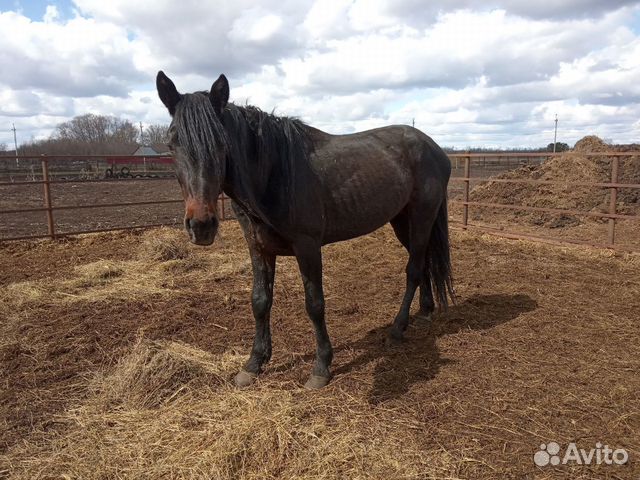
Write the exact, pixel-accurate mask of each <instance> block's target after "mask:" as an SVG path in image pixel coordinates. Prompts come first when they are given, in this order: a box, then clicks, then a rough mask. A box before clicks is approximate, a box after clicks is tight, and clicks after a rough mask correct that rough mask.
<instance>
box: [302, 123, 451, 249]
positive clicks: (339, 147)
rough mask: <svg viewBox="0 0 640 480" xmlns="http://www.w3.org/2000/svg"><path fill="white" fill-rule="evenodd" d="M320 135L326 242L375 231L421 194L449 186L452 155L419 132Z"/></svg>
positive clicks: (316, 158) (315, 160) (315, 159)
mask: <svg viewBox="0 0 640 480" xmlns="http://www.w3.org/2000/svg"><path fill="white" fill-rule="evenodd" d="M314 137H315V139H314V143H315V145H316V148H315V151H314V154H313V155H312V159H311V160H312V166H313V169H314V170H315V172H316V174H317V176H318V178H319V180H320V183H321V188H322V191H323V195H322V196H323V200H324V214H325V238H324V240H325V241H324V243H330V242H333V241H338V240H344V239H348V238H353V237H357V236H360V235H364V234H366V233H369V232H371V231H373V230H375V229H377V228H379V227H381V226H382V225H384V224H385V223H387V222H388V221H389V220H391V219H392V218H393V217H395V216H396V215H397V214H398V213H400V212H401V211H402V210H403V209H404V208H405V207H406V206H407V204H408V203H409V201H410V199H411V198H413V197H415V196H416V195H419V194H420V193H421V191H427V190H428V189H437V190H441V188H442V185H444V187H445V188H446V183H447V181H448V176H449V172H450V164H449V160H448V158H447V156H446V154H444V152H442V150H441V149H440V148H439V147H438V146H437V145H436V144H435V142H433V140H431V139H430V138H429V137H428V136H427V135H425V134H424V133H422V132H421V131H419V130H417V129H415V128H412V127H409V126H404V125H393V126H389V127H382V128H377V129H373V130H367V131H364V132H359V133H354V134H349V135H328V134H321V132H319V131H315V132H314ZM445 177H446V178H445ZM438 194H441V192H439V193H438Z"/></svg>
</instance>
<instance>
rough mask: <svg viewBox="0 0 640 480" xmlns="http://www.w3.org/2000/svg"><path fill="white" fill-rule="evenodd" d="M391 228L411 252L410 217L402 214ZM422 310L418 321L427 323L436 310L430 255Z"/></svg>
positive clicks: (423, 283) (424, 276)
mask: <svg viewBox="0 0 640 480" xmlns="http://www.w3.org/2000/svg"><path fill="white" fill-rule="evenodd" d="M391 226H392V227H393V231H394V232H395V234H396V237H397V238H398V240H399V241H400V243H401V244H402V245H403V246H404V248H406V249H407V252H409V251H410V250H409V242H410V240H409V238H410V237H409V215H408V214H407V213H406V212H402V213H400V214H399V215H397V216H396V217H394V218H393V220H391ZM430 235H431V229H429V237H430ZM419 300H420V310H418V313H417V314H416V320H417V321H419V322H421V323H423V322H426V321H427V320H428V319H429V318H430V316H431V313H432V312H433V310H434V309H435V303H434V301H433V292H432V291H431V278H430V276H429V261H428V255H427V254H425V264H424V272H423V274H422V279H421V280H420V297H419Z"/></svg>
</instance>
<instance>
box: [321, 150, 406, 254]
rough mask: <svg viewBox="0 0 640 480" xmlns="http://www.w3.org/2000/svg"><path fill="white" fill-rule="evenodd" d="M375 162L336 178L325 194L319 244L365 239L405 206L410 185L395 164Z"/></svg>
mask: <svg viewBox="0 0 640 480" xmlns="http://www.w3.org/2000/svg"><path fill="white" fill-rule="evenodd" d="M374 163H375V162H371V164H369V165H367V168H354V169H352V170H350V171H349V170H346V171H343V172H342V173H341V174H338V175H336V176H335V177H333V178H334V180H333V181H332V182H328V183H327V184H325V186H328V187H329V188H328V191H325V198H326V199H327V201H326V202H325V235H324V238H323V243H331V242H337V241H340V240H347V239H349V238H354V237H358V236H360V235H365V234H367V233H369V232H372V231H374V230H376V229H377V228H380V227H381V226H383V225H384V224H385V223H387V222H389V220H391V219H392V218H393V217H395V216H396V215H397V214H398V213H399V212H400V211H401V210H402V209H403V208H404V207H405V206H406V204H407V203H408V201H409V197H410V195H411V182H410V178H409V176H408V172H404V171H402V169H401V168H400V167H399V166H398V165H397V164H391V165H390V164H388V163H386V164H385V163H381V164H379V165H375V164H374Z"/></svg>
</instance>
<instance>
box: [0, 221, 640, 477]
mask: <svg viewBox="0 0 640 480" xmlns="http://www.w3.org/2000/svg"><path fill="white" fill-rule="evenodd" d="M221 235H222V237H221V238H220V239H218V240H216V243H215V244H214V245H213V246H212V247H209V248H198V247H192V246H190V245H187V244H185V243H184V235H183V233H182V232H180V231H178V230H171V229H159V230H152V231H148V232H145V233H109V234H100V235H90V236H83V237H79V238H69V239H65V240H60V241H55V242H50V241H42V242H19V243H9V244H1V245H0V363H1V367H0V385H2V387H1V388H0V431H1V432H2V436H1V438H0V478H3V477H6V478H25V479H26V478H29V479H34V478H47V479H48V478H51V479H53V478H87V479H93V478H95V479H98V478H100V479H106V478H229V479H231V478H255V479H258V478H263V479H264V478H299V479H302V478H323V479H330V478H336V479H337V478H341V479H342V478H394V479H395V478H398V479H400V478H416V479H417V478H425V479H426V478H448V479H456V478H460V479H483V478H486V479H497V478H501V479H502V478H585V479H586V478H589V479H591V478H611V479H632V478H638V477H639V476H640V435H639V433H640V410H639V409H638V405H640V377H639V376H638V373H637V372H638V371H640V323H638V314H639V313H640V256H638V255H632V254H615V253H613V252H610V251H600V250H586V249H581V248H571V247H566V248H565V247H555V246H548V245H543V244H535V243H531V242H521V241H509V240H504V239H499V238H497V237H490V236H478V235H475V234H472V233H468V232H454V233H453V234H452V260H453V267H454V274H455V287H456V291H457V303H456V304H455V305H454V306H452V307H450V309H449V310H448V311H447V312H441V313H439V314H437V315H435V316H434V318H433V319H432V321H431V323H429V324H427V325H418V324H412V325H411V327H410V329H409V331H408V335H407V337H408V339H407V342H406V344H405V345H403V346H402V347H401V348H397V349H388V348H386V347H384V336H385V331H386V327H387V325H388V324H389V322H390V321H391V320H392V318H393V316H394V315H395V313H396V311H397V308H398V307H399V303H400V300H401V297H402V293H403V286H404V277H403V271H404V262H405V260H406V256H405V253H404V251H403V250H402V248H401V247H400V245H399V243H398V242H397V241H396V240H395V237H394V236H393V232H392V230H391V229H390V228H389V227H385V228H383V229H381V230H379V231H376V232H374V233H372V234H370V235H367V236H365V237H362V238H359V239H356V240H353V241H350V242H344V243H340V244H337V245H331V246H328V247H326V248H325V249H324V251H323V252H324V264H325V277H324V278H325V293H326V304H327V307H326V309H327V321H328V326H329V331H330V334H331V337H332V339H333V342H334V347H335V360H334V363H333V373H334V378H333V380H332V382H331V384H330V385H329V386H328V387H326V388H325V389H323V390H321V391H316V392H309V391H306V390H304V389H302V388H301V385H302V383H303V382H304V381H305V379H306V378H307V376H308V375H309V373H310V370H311V363H312V360H313V347H314V341H313V336H312V328H311V325H310V322H309V321H308V320H307V318H306V314H305V312H304V300H303V292H302V286H301V282H300V280H299V274H298V272H297V269H296V266H295V261H294V260H292V259H289V258H283V259H279V261H278V271H277V275H276V287H275V301H274V306H273V312H272V330H273V340H274V355H273V359H272V361H271V362H270V364H269V366H268V367H267V369H266V371H265V372H264V374H263V376H262V377H261V378H260V380H259V381H258V383H257V384H256V385H255V386H252V387H250V388H249V389H247V390H238V389H236V388H235V387H234V386H233V385H232V384H231V379H232V377H233V375H234V374H235V372H236V371H237V369H238V368H239V366H240V365H241V363H242V361H243V360H244V359H245V358H246V355H247V354H248V352H249V349H250V346H251V342H252V335H253V320H252V317H251V307H250V288H251V287H250V285H251V273H250V265H249V263H248V255H247V253H246V251H245V249H246V247H245V245H244V241H243V239H242V237H241V233H240V231H239V228H238V225H237V224H236V223H235V222H225V223H224V224H223V226H222V230H221ZM552 441H555V442H557V443H559V444H560V445H561V446H563V448H564V447H566V446H567V445H568V444H569V443H570V442H575V443H576V444H577V446H578V447H579V448H584V449H586V450H587V451H588V450H589V449H592V448H595V447H596V443H597V442H601V443H602V444H608V445H609V446H611V447H612V448H624V449H626V451H627V452H628V455H629V461H628V463H627V464H626V465H623V466H617V465H606V464H601V465H589V466H587V465H576V464H573V465H564V466H563V465H559V466H551V465H549V466H546V467H537V466H536V465H535V464H534V462H533V456H534V454H535V453H536V452H537V451H538V450H539V449H540V445H541V444H545V445H546V444H548V443H549V442H552Z"/></svg>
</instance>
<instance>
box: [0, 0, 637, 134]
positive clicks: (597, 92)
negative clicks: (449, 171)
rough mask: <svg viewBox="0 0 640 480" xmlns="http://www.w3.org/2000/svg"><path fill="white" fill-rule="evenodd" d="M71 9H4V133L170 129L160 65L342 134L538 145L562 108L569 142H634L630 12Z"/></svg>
mask: <svg viewBox="0 0 640 480" xmlns="http://www.w3.org/2000/svg"><path fill="white" fill-rule="evenodd" d="M74 3H75V6H76V8H77V13H76V15H75V16H74V17H73V18H70V19H63V18H62V16H61V14H60V11H59V8H58V7H55V6H53V5H50V6H48V7H46V10H45V11H43V12H42V14H41V16H40V18H39V19H29V18H27V17H25V16H24V15H23V14H20V13H17V12H9V11H5V12H0V32H1V33H2V37H3V42H2V43H0V62H1V64H2V65H3V70H2V71H3V74H2V76H0V102H1V104H0V122H4V123H5V124H9V123H11V122H14V121H15V123H16V127H17V128H19V134H20V135H24V136H27V135H31V134H33V135H35V136H46V135H48V133H49V132H50V131H51V129H52V128H53V127H54V126H55V124H56V123H57V122H59V121H63V120H66V119H68V118H69V117H71V116H73V115H79V114H83V113H87V112H94V113H103V114H109V115H117V116H121V117H124V118H128V119H130V120H133V121H136V122H137V121H142V122H143V123H158V122H166V121H168V119H169V118H168V115H167V113H166V111H165V110H164V108H163V107H162V105H161V104H160V102H159V100H158V99H157V95H156V93H155V90H154V86H153V78H154V77H155V73H156V72H157V71H158V70H159V69H162V70H164V71H165V72H166V73H167V74H169V75H170V76H171V78H173V79H174V80H175V82H176V85H177V86H178V88H179V89H180V90H181V91H194V90H202V89H207V88H209V86H210V85H211V83H212V82H213V80H215V78H217V76H218V74H219V73H225V74H227V76H228V77H229V79H230V82H231V97H232V99H233V100H234V101H237V102H240V103H244V102H249V103H252V104H255V105H257V106H259V107H261V108H263V109H264V110H268V111H270V110H272V109H274V108H275V109H276V112H277V113H279V114H286V115H294V116H299V117H301V118H302V119H303V120H305V121H307V122H308V123H310V124H313V125H316V126H318V127H320V128H323V129H326V130H328V131H331V132H335V133H339V132H350V131H355V130H361V129H364V128H371V127H377V126H381V125H385V124H389V123H410V122H411V121H412V119H415V122H416V126H417V127H419V128H421V129H423V130H424V131H425V132H426V133H428V134H430V135H432V136H433V137H434V138H435V139H436V140H437V141H438V142H439V143H441V144H444V145H454V146H460V147H464V146H467V145H487V146H489V145H493V146H500V145H501V146H517V145H545V144H547V143H549V141H551V140H549V134H550V132H551V131H552V128H553V118H554V116H555V114H556V113H558V115H559V116H560V122H561V123H560V125H561V127H563V128H561V132H562V134H563V135H565V136H564V137H561V138H562V140H563V141H567V142H568V143H572V142H573V141H575V140H577V139H578V138H580V137H581V136H583V135H586V134H590V133H600V134H601V135H602V136H604V137H607V138H612V139H613V140H614V141H619V142H628V141H633V140H636V141H637V140H638V136H639V135H640V129H639V121H638V118H639V117H640V35H639V34H638V30H637V25H635V30H634V29H633V27H634V25H633V24H632V22H633V21H634V20H633V19H634V18H635V19H636V20H635V21H636V23H637V19H638V18H640V7H638V3H639V2H637V1H625V0H611V1H609V2H602V1H598V0H558V1H556V2H553V3H552V4H549V3H548V2H547V3H545V2H537V3H536V2H530V1H529V0H527V1H525V0H490V1H489V2H482V5H481V6H480V5H478V2H472V1H471V0H449V1H446V2H445V1H443V0H439V1H434V2H429V3H425V2H424V1H423V0H393V1H392V0H315V1H311V0H309V1H300V0H262V1H260V2H256V1H253V0H235V1H234V2H221V1H216V0H210V1H202V0H182V1H181V2H179V3H178V2H173V1H170V0H153V1H152V0H137V1H136V2H131V1H129V0H112V1H110V2H104V1H103V0H75V2H74ZM8 66H10V68H9V67H8ZM9 135H10V133H9V132H8V130H0V142H6V143H10V142H9V140H10V138H9ZM23 139H25V140H26V138H23Z"/></svg>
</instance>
